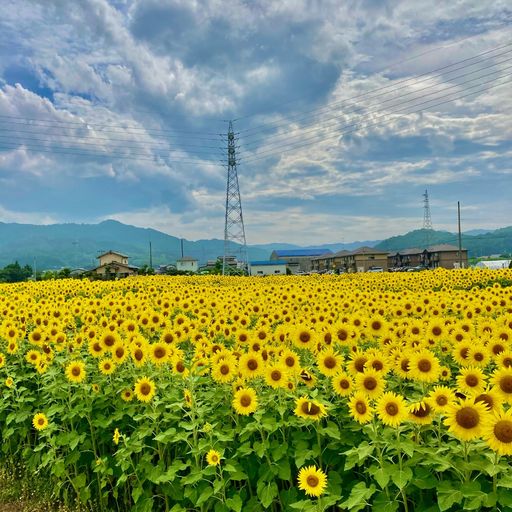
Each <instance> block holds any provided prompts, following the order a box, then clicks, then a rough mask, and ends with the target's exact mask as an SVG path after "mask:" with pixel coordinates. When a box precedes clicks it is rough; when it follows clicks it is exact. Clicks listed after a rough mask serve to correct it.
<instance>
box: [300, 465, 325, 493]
mask: <svg viewBox="0 0 512 512" xmlns="http://www.w3.org/2000/svg"><path fill="white" fill-rule="evenodd" d="M297 481H298V483H299V489H300V490H302V491H304V492H305V493H306V494H307V495H308V496H314V497H318V496H321V495H322V494H323V493H324V491H325V488H326V487H327V476H326V474H325V473H324V472H323V471H322V470H321V469H317V467H316V466H309V467H304V468H301V469H300V471H299V475H298V477H297Z"/></svg>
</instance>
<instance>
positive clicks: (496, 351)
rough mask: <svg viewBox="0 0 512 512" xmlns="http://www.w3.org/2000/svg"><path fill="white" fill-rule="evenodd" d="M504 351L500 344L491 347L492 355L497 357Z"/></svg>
mask: <svg viewBox="0 0 512 512" xmlns="http://www.w3.org/2000/svg"><path fill="white" fill-rule="evenodd" d="M504 350H505V347H504V346H503V345H501V344H500V343H496V344H495V345H493V347H492V353H493V354H494V355H495V356H497V355H498V354H499V353H501V352H503V351H504Z"/></svg>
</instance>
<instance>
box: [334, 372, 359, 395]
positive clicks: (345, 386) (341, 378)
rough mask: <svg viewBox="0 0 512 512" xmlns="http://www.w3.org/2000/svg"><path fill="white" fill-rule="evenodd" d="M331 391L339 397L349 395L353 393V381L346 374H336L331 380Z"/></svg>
mask: <svg viewBox="0 0 512 512" xmlns="http://www.w3.org/2000/svg"><path fill="white" fill-rule="evenodd" d="M331 385H332V389H333V390H334V392H335V393H336V394H337V395H339V396H348V395H351V394H352V393H353V391H354V379H353V377H352V376H351V375H349V374H348V373H346V372H342V373H338V374H337V375H335V376H334V377H333V378H332V381H331Z"/></svg>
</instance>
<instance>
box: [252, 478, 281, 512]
mask: <svg viewBox="0 0 512 512" xmlns="http://www.w3.org/2000/svg"><path fill="white" fill-rule="evenodd" d="M277 492H278V491H277V484H276V483H275V482H268V483H265V482H264V481H262V480H259V481H258V485H257V487H256V494H257V495H258V498H259V499H260V501H261V504H262V505H263V506H264V507H265V508H267V507H269V506H270V505H271V503H272V502H273V501H274V498H275V497H276V496H277Z"/></svg>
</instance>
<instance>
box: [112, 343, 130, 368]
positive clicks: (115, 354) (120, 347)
mask: <svg viewBox="0 0 512 512" xmlns="http://www.w3.org/2000/svg"><path fill="white" fill-rule="evenodd" d="M127 357H128V350H126V347H125V346H124V343H123V342H122V341H120V342H118V343H116V344H115V345H114V346H113V347H112V359H113V360H114V361H115V363H116V364H123V363H124V361H125V360H126V358H127Z"/></svg>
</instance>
